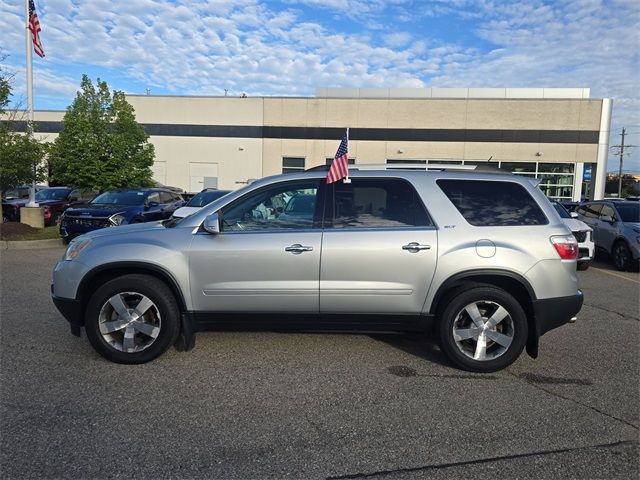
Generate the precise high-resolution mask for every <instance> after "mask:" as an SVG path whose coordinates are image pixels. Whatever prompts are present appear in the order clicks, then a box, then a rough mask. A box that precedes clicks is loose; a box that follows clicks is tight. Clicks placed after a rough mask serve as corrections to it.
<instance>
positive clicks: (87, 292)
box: [76, 262, 187, 312]
mask: <svg viewBox="0 0 640 480" xmlns="http://www.w3.org/2000/svg"><path fill="white" fill-rule="evenodd" d="M132 273H136V274H143V275H149V276H152V277H155V278H157V279H159V280H161V281H163V282H164V283H165V284H166V285H167V286H168V287H169V289H170V290H171V292H172V293H173V295H174V297H175V299H176V301H177V302H178V307H179V308H180V311H182V312H184V311H186V310H187V305H186V302H185V298H184V295H183V294H182V291H181V290H180V287H179V286H178V282H177V281H176V279H175V278H174V277H173V275H171V273H169V272H168V271H167V270H165V269H164V268H162V267H160V266H158V265H153V264H150V263H145V262H115V263H108V264H105V265H100V266H99V267H96V268H94V269H92V270H90V271H89V272H88V273H87V274H86V275H85V276H84V278H83V279H82V281H81V282H80V284H79V285H78V290H77V293H76V300H77V301H78V302H80V304H81V311H82V312H84V311H85V308H86V306H87V302H88V301H89V298H90V297H91V294H92V292H94V291H95V290H96V289H97V288H98V287H99V286H100V285H103V284H104V283H106V282H108V281H109V280H112V279H114V278H117V277H120V276H123V275H128V274H132Z"/></svg>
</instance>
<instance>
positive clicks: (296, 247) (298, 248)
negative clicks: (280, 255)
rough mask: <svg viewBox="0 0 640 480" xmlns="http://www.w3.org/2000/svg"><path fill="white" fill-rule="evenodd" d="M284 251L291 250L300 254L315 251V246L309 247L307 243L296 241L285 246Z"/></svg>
mask: <svg viewBox="0 0 640 480" xmlns="http://www.w3.org/2000/svg"><path fill="white" fill-rule="evenodd" d="M284 251H285V252H291V253H294V254H296V255H298V254H300V253H302V252H311V251H313V247H308V246H306V245H300V244H299V243H294V244H293V245H291V246H290V247H284Z"/></svg>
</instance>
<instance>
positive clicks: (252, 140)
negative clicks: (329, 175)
mask: <svg viewBox="0 0 640 480" xmlns="http://www.w3.org/2000/svg"><path fill="white" fill-rule="evenodd" d="M589 97H590V91H589V89H588V88H418V89H414V88H410V89H400V88H384V89H381V88H373V89H372V88H360V89H349V88H318V89H317V90H316V95H315V96H314V97H250V96H249V97H244V96H243V97H192V96H158V95H127V100H128V101H129V102H130V103H131V104H132V105H133V107H134V108H135V111H136V118H137V120H138V122H140V123H141V124H143V125H144V127H145V128H146V130H147V132H148V133H149V135H150V141H151V143H153V144H154V146H155V152H156V159H155V163H154V165H153V173H154V178H155V179H156V180H157V181H158V182H160V183H162V184H165V185H170V186H175V187H180V188H183V189H184V190H186V191H189V192H193V191H199V190H201V189H202V188H204V187H217V188H221V189H235V188H238V187H239V186H241V185H244V184H247V183H249V182H251V181H252V180H254V179H257V178H261V177H264V176H267V175H273V174H278V173H283V172H284V173H287V172H294V171H299V170H304V169H307V168H311V167H315V166H318V165H325V164H326V163H327V162H330V161H331V158H332V157H333V155H334V154H335V152H336V150H337V148H338V145H339V143H340V139H341V138H342V136H343V135H344V134H345V130H346V129H347V128H349V159H350V162H352V163H355V164H356V165H357V164H358V163H365V164H372V163H375V164H398V163H402V164H407V163H410V164H412V166H415V168H429V167H431V168H438V165H442V164H471V165H475V164H478V163H487V162H488V163H489V164H490V165H494V166H497V167H500V168H502V169H506V170H509V171H512V172H514V173H516V174H519V175H525V176H529V177H532V178H534V177H537V178H538V179H539V180H540V187H541V188H542V189H543V191H544V192H545V193H546V194H547V195H548V196H549V197H552V198H558V199H563V200H581V199H584V198H588V199H594V198H595V199H600V198H602V197H603V196H604V187H605V180H606V169H607V157H608V149H609V128H610V120H611V107H612V100H611V99H606V98H605V99H592V98H589ZM63 116H64V112H61V111H36V112H35V121H36V122H37V125H38V132H39V133H38V136H39V137H40V138H42V139H43V140H46V141H51V140H53V139H54V138H55V136H56V135H57V132H59V131H60V129H61V128H62V118H63Z"/></svg>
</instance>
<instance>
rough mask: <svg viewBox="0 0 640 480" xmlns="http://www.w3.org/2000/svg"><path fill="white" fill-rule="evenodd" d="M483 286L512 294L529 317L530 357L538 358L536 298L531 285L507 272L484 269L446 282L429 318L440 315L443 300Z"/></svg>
mask: <svg viewBox="0 0 640 480" xmlns="http://www.w3.org/2000/svg"><path fill="white" fill-rule="evenodd" d="M473 284H476V285H477V284H484V285H493V286H496V287H498V288H501V289H503V290H505V291H506V292H508V293H509V294H511V295H512V296H513V297H514V298H515V299H516V300H517V301H518V302H519V303H520V305H521V306H522V309H523V310H524V312H525V314H526V316H527V326H528V332H527V353H528V354H529V355H530V356H531V357H533V358H536V357H537V356H538V340H539V337H540V334H539V329H538V327H537V322H536V318H535V313H534V309H533V303H534V302H535V301H536V294H535V291H534V290H533V287H532V286H531V284H530V283H529V281H528V280H527V279H526V278H524V277H523V276H522V275H519V274H517V273H515V272H511V271H508V270H500V269H483V270H472V271H468V272H463V273H458V274H455V275H453V276H451V277H449V278H448V279H447V280H445V281H444V282H443V283H442V284H441V285H440V287H439V288H438V290H437V291H436V294H435V296H434V297H433V300H432V302H431V306H430V307H429V314H431V315H434V316H436V320H435V321H436V322H438V318H437V315H438V313H439V311H440V307H441V305H442V302H443V300H446V299H447V297H448V296H449V295H451V294H454V293H455V292H456V290H459V289H461V288H464V286H465V285H469V286H471V285H473Z"/></svg>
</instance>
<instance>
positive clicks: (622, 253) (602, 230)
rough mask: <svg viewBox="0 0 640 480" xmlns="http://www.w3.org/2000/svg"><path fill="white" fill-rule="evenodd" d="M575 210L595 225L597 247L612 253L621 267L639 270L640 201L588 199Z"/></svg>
mask: <svg viewBox="0 0 640 480" xmlns="http://www.w3.org/2000/svg"><path fill="white" fill-rule="evenodd" d="M576 212H577V213H578V215H579V216H580V220H582V221H583V222H584V223H586V224H587V225H589V226H590V227H591V228H593V240H594V242H595V244H596V248H598V249H600V250H604V251H605V252H607V253H609V254H611V256H612V257H613V263H614V264H615V266H616V268H617V269H618V270H637V269H638V262H639V259H640V203H637V202H627V201H607V200H601V201H598V202H588V203H584V204H582V205H580V206H579V207H578V208H577V209H576Z"/></svg>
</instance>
